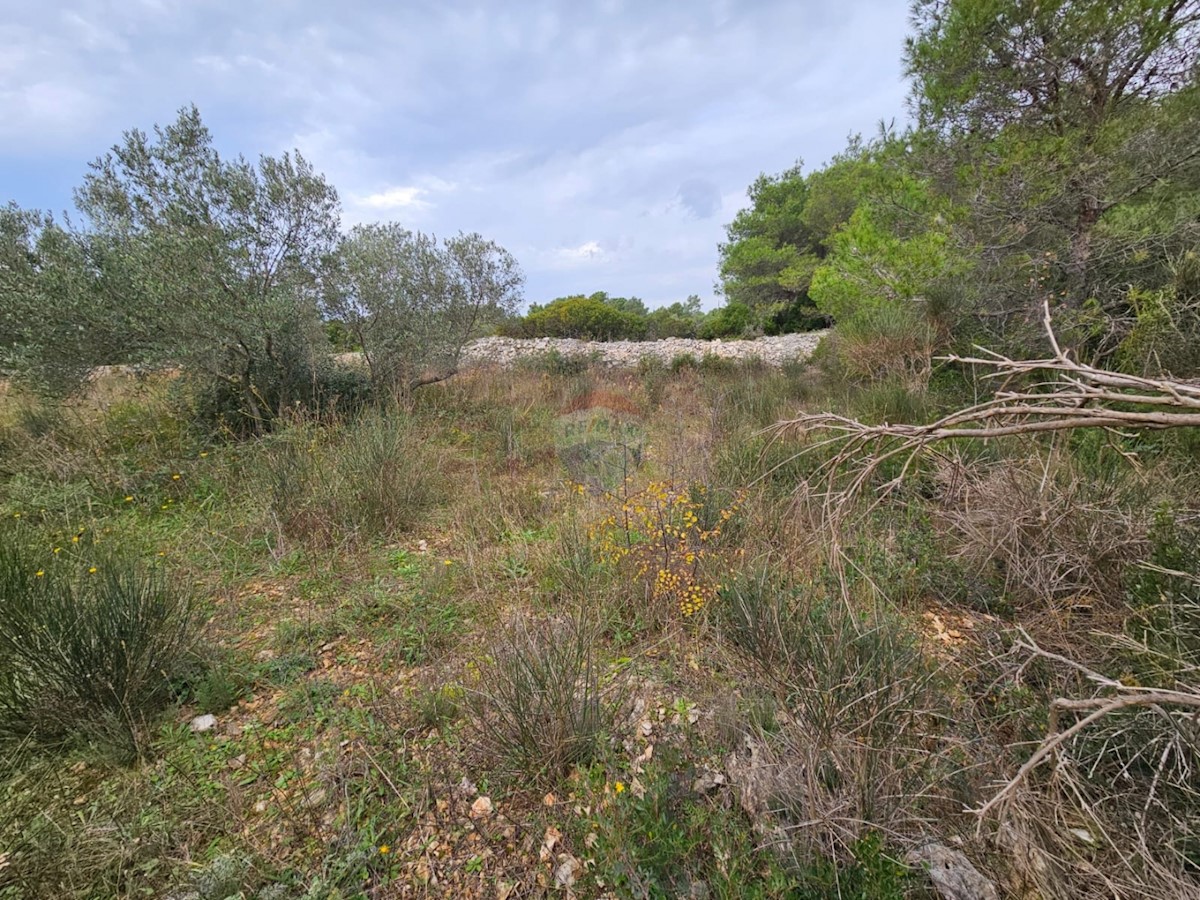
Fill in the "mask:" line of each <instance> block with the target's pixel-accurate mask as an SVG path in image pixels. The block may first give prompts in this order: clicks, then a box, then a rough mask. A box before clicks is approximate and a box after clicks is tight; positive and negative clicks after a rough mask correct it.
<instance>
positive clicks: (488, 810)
mask: <svg viewBox="0 0 1200 900" xmlns="http://www.w3.org/2000/svg"><path fill="white" fill-rule="evenodd" d="M494 809H495V807H494V806H493V805H492V798H491V797H476V798H475V802H474V803H472V804H471V818H472V819H486V818H488V817H489V816H490V815H491V814H492V812H493V811H494Z"/></svg>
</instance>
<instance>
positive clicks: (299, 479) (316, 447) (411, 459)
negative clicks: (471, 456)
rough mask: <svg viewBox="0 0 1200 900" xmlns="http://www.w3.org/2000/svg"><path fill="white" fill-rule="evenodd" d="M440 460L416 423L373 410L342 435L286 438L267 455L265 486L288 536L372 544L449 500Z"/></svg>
mask: <svg viewBox="0 0 1200 900" xmlns="http://www.w3.org/2000/svg"><path fill="white" fill-rule="evenodd" d="M437 462H438V461H437V458H436V455H435V452H434V451H433V450H432V449H431V448H430V446H429V444H428V441H427V439H426V436H425V435H424V434H422V433H421V432H420V430H419V429H418V428H417V426H416V425H415V424H414V423H413V421H412V420H411V418H410V417H408V416H407V415H405V414H404V413H403V412H401V411H399V410H388V411H384V410H374V411H371V412H368V413H364V414H363V415H362V416H360V417H359V418H357V419H355V420H352V421H351V422H349V423H347V424H345V425H342V426H341V427H340V428H339V429H338V430H337V431H333V432H330V431H321V430H317V429H311V428H307V427H303V426H298V427H295V428H293V429H291V430H289V431H288V432H285V433H284V434H282V435H280V436H279V437H278V438H277V439H276V440H275V443H274V444H273V445H271V446H270V448H269V450H268V451H267V452H266V453H265V454H264V472H263V474H262V483H263V487H265V488H266V489H267V491H268V492H269V493H268V495H267V498H266V499H267V503H268V508H269V510H270V513H271V517H272V519H273V520H274V522H275V525H276V528H277V529H278V531H279V532H280V534H281V536H282V537H284V538H290V539H296V540H307V541H313V542H315V543H318V544H331V543H337V542H338V541H345V540H371V539H375V538H386V537H389V536H391V535H393V534H395V533H397V532H400V531H405V530H407V529H410V528H412V527H414V526H415V525H416V524H418V523H419V522H420V521H421V520H422V519H423V517H424V516H425V514H426V513H428V512H429V510H430V509H432V508H433V507H434V506H435V505H437V503H438V502H439V501H440V500H441V499H443V497H444V496H445V483H444V481H443V479H442V476H441V474H440V472H439V467H438V465H437Z"/></svg>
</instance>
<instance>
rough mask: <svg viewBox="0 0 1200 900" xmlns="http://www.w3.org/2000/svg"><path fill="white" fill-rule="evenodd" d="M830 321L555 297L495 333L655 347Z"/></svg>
mask: <svg viewBox="0 0 1200 900" xmlns="http://www.w3.org/2000/svg"><path fill="white" fill-rule="evenodd" d="M829 322H830V320H829V318H828V317H826V316H824V315H823V314H821V313H820V312H818V311H817V310H816V309H815V308H813V307H811V305H809V306H807V307H805V306H802V305H801V304H783V305H782V306H780V307H776V308H771V309H768V310H765V311H764V312H756V311H755V310H753V309H751V308H750V307H749V306H747V305H746V304H745V303H738V302H732V303H729V304H727V305H725V306H722V307H719V308H717V309H714V310H711V311H709V312H704V311H703V310H702V309H701V308H700V298H699V297H697V296H696V295H694V294H693V295H692V296H690V297H688V298H687V300H684V301H683V302H679V303H672V304H671V305H670V306H662V307H659V308H658V309H653V310H651V309H647V308H646V304H645V303H644V302H643V301H642V300H640V299H639V298H637V297H610V296H609V295H608V294H606V293H604V292H603V291H597V292H596V293H594V294H591V295H588V296H585V295H583V294H576V295H572V296H570V297H559V298H558V299H556V300H552V301H551V302H549V303H547V304H545V305H544V306H543V305H541V304H537V303H535V304H533V305H532V306H530V308H529V312H528V313H526V314H525V315H523V316H515V317H513V318H510V319H509V320H507V321H506V322H504V323H503V324H502V325H500V327H499V328H498V329H497V333H499V334H501V335H504V336H505V337H518V338H533V337H566V338H579V339H581V340H593V341H654V340H660V339H661V338H672V337H678V338H701V339H703V340H713V339H716V338H740V337H753V336H756V335H759V334H768V335H776V334H788V333H791V332H794V331H812V330H814V329H818V328H824V327H826V326H827V325H828V324H829Z"/></svg>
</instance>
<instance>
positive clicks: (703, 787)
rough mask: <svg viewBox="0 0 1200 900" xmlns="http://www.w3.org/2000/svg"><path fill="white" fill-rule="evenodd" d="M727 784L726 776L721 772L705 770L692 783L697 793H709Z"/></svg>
mask: <svg viewBox="0 0 1200 900" xmlns="http://www.w3.org/2000/svg"><path fill="white" fill-rule="evenodd" d="M723 784H725V776H724V775H723V774H721V773H720V772H709V771H707V770H705V771H704V772H702V773H701V774H700V775H699V776H698V777H697V778H696V780H695V781H694V782H693V783H692V791H693V792H694V793H697V794H707V793H709V792H710V791H714V790H716V789H717V788H719V787H721V785H723Z"/></svg>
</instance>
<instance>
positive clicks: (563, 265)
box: [0, 0, 908, 307]
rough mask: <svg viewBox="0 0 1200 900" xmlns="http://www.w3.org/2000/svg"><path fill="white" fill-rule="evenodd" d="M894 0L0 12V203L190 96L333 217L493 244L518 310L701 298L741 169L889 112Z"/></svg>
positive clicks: (782, 158)
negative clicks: (520, 294)
mask: <svg viewBox="0 0 1200 900" xmlns="http://www.w3.org/2000/svg"><path fill="white" fill-rule="evenodd" d="M907 16H908V0H839V2H836V3H835V2H832V0H778V2H776V0H762V2H754V0H688V2H684V0H640V2H632V0H630V2H624V0H601V2H584V0H575V2H570V0H561V2H556V0H524V2H515V0H509V2H507V3H500V2H476V3H467V2H460V0H443V2H417V0H395V2H388V0H375V2H358V0H337V2H330V0H270V2H265V0H257V2H256V0H240V2H229V0H79V2H61V0H0V203H6V202H8V201H10V200H12V201H16V202H17V203H18V204H19V205H21V206H23V207H31V208H40V209H49V210H52V211H54V212H56V213H57V212H61V211H63V210H65V209H69V208H70V207H71V194H72V190H73V188H74V187H75V186H77V185H78V184H79V183H80V182H81V181H82V178H83V175H84V174H85V172H86V171H87V164H88V162H89V161H90V160H92V159H94V158H96V157H97V156H99V155H101V154H102V153H103V152H104V151H105V150H106V149H107V148H108V147H110V146H111V145H113V144H114V143H116V142H117V141H118V140H119V139H120V137H121V134H122V132H124V131H126V130H128V129H130V128H135V127H136V128H141V129H143V130H147V131H148V130H150V129H152V127H153V126H154V124H155V123H162V124H166V123H167V122H170V121H171V120H173V119H174V118H175V115H176V113H177V111H178V110H179V109H180V107H182V106H184V105H186V104H190V103H194V104H196V106H197V107H198V108H199V109H200V113H201V116H202V117H203V119H204V121H205V123H206V124H207V125H208V127H209V129H210V131H211V132H212V133H213V136H214V139H215V142H216V144H217V147H218V148H219V149H220V151H221V152H222V153H223V154H229V155H231V156H232V155H237V154H243V155H245V156H247V157H250V158H255V157H257V156H258V155H259V154H263V153H266V154H269V155H277V154H280V153H282V152H284V151H288V150H293V149H298V150H299V151H300V152H301V153H302V154H303V155H304V156H305V157H306V158H307V159H309V160H310V161H311V162H312V163H313V164H314V166H315V167H316V168H317V169H318V170H319V171H321V172H323V173H324V174H325V175H326V177H327V178H328V179H329V180H330V182H331V183H332V184H333V185H334V186H336V187H337V189H338V192H339V194H340V196H341V198H342V224H343V228H346V229H348V228H350V227H352V226H353V225H355V224H358V223H363V222H371V221H386V220H394V221H398V222H400V223H402V224H403V225H404V226H405V227H407V228H409V229H413V230H421V231H425V232H432V233H434V234H436V235H438V236H448V235H452V234H455V233H457V232H459V231H466V232H471V231H477V232H479V233H481V234H483V235H484V236H485V237H487V238H490V239H492V240H494V241H496V242H497V243H499V244H500V245H501V246H503V247H505V248H506V249H508V250H509V251H510V252H511V253H512V254H513V255H514V256H515V257H516V258H517V260H518V262H519V263H520V264H521V267H522V269H523V271H524V272H525V276H526V287H525V296H526V299H527V301H536V302H545V301H547V300H549V299H552V298H554V297H558V296H564V295H568V294H576V293H592V292H594V291H601V290H602V291H607V292H608V293H609V294H611V295H614V296H638V297H641V298H643V299H644V300H645V301H646V302H647V303H648V304H649V305H650V306H659V305H662V304H666V303H672V302H674V301H676V300H682V299H684V298H686V297H687V296H688V295H690V294H699V295H700V296H701V298H703V300H704V302H705V306H706V307H712V306H714V305H717V304H719V303H720V302H721V301H720V297H719V296H718V294H717V292H716V287H715V282H716V280H717V266H718V259H719V257H718V250H717V246H718V244H719V243H720V241H721V240H723V238H724V235H725V226H726V225H727V224H728V223H729V222H730V221H731V220H732V219H733V217H734V216H735V215H736V214H737V211H738V210H739V209H741V208H743V207H744V206H746V205H747V201H746V189H747V187H748V186H749V185H750V183H751V182H752V181H753V180H754V179H755V178H756V177H757V176H758V175H759V174H760V173H762V172H767V173H776V172H779V171H782V170H783V169H786V168H788V167H789V166H791V165H793V164H794V163H795V162H796V161H797V160H803V161H804V163H805V165H806V170H808V169H809V168H815V167H818V166H820V165H821V164H822V163H823V162H824V161H826V160H828V159H829V157H830V156H832V155H833V154H834V153H837V152H838V151H839V150H840V149H842V148H843V147H844V146H845V143H846V139H847V137H848V136H849V135H851V134H854V133H862V134H864V135H872V134H874V133H875V132H876V131H877V129H878V127H879V123H880V122H881V121H885V122H891V121H893V120H894V121H896V122H897V123H903V122H904V121H905V104H904V100H905V96H906V95H907V85H906V84H905V82H904V79H903V74H902V64H901V53H902V46H903V39H904V35H905V33H906V30H907V24H908V22H907Z"/></svg>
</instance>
